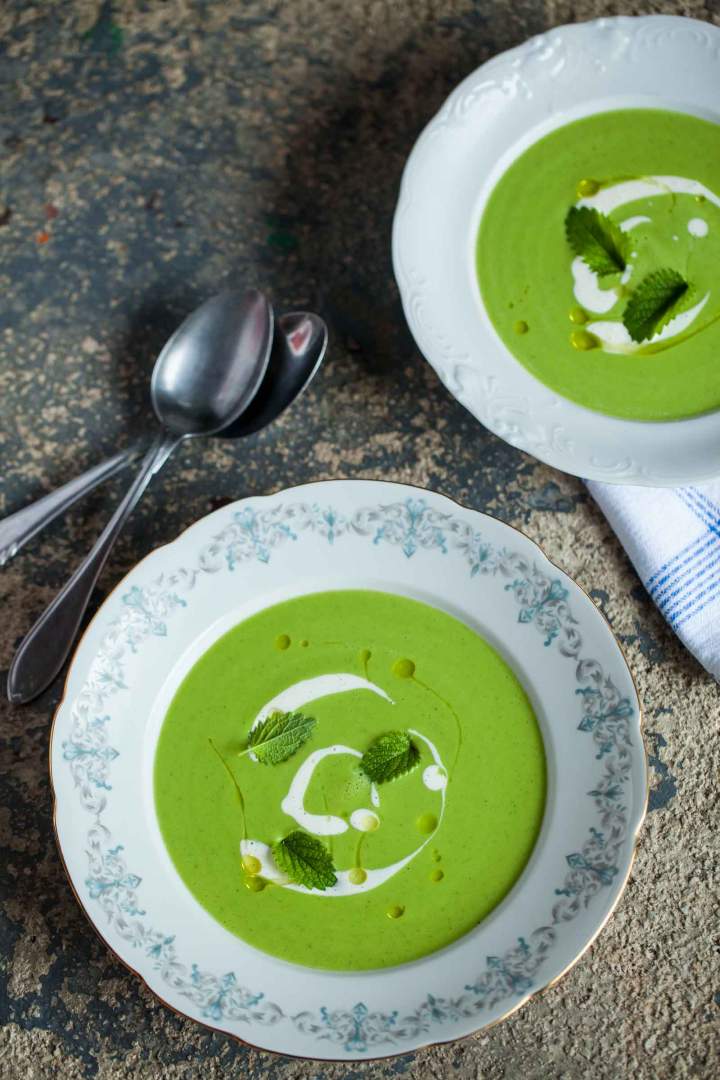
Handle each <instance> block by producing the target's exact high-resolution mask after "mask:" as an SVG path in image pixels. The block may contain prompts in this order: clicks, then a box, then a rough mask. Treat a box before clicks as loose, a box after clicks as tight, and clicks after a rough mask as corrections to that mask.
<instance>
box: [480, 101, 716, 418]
mask: <svg viewBox="0 0 720 1080" xmlns="http://www.w3.org/2000/svg"><path fill="white" fill-rule="evenodd" d="M572 206H575V207H578V208H580V207H590V208H595V209H596V210H598V211H600V212H601V213H603V214H605V215H606V216H607V217H609V218H610V220H611V221H612V222H614V223H615V224H616V225H617V226H618V227H619V229H620V230H621V231H622V233H623V234H624V237H625V238H626V242H627V253H628V258H627V266H626V268H625V270H624V271H623V272H622V273H616V274H609V275H605V276H598V275H597V274H595V273H593V272H592V270H591V269H590V268H589V267H588V266H587V265H586V264H584V262H583V260H582V259H581V258H578V257H577V256H576V255H575V253H574V252H573V250H572V248H571V246H570V244H569V243H568V240H567V238H566V233H565V220H566V215H567V213H568V210H569V208H570V207H572ZM476 266H477V274H478V279H479V284H480V290H481V294H482V299H483V303H484V306H485V309H486V311H487V313H488V315H489V317H490V320H491V322H492V324H493V325H494V327H495V329H496V331H497V332H498V334H499V335H500V337H501V338H502V340H503V342H504V343H505V345H506V346H507V348H508V349H509V350H510V352H511V353H512V354H513V355H514V356H515V357H516V358H517V359H518V360H519V361H520V362H521V363H522V364H523V365H524V366H525V367H526V368H528V370H529V371H530V372H532V374H533V375H535V376H536V377H537V378H538V379H540V380H541V381H542V382H543V383H545V384H546V385H547V386H549V387H551V388H552V389H553V390H556V391H558V392H559V393H560V394H562V395H564V396H565V397H567V398H570V399H571V400H573V401H576V402H578V403H580V404H581V405H585V406H587V407H588V408H590V409H594V410H596V411H600V412H604V413H609V414H611V415H614V416H620V417H627V418H632V419H638V420H669V419H677V418H681V417H688V416H693V415H696V414H699V413H703V412H708V411H711V410H715V409H717V408H718V407H720V364H719V361H718V358H719V357H720V125H718V124H717V123H713V122H711V121H709V120H704V119H700V118H698V117H694V116H689V115H685V114H681V113H675V112H666V111H663V110H659V109H628V110H618V111H616V112H606V113H599V114H596V115H594V116H589V117H586V118H584V119H582V120H577V121H575V122H573V123H569V124H567V125H565V126H564V127H560V128H558V129H557V130H555V131H553V132H551V133H550V134H549V135H546V136H545V137H544V138H541V139H540V140H539V141H538V142H536V143H534V144H533V145H531V146H530V147H529V148H528V149H527V150H525V151H524V152H523V153H522V154H521V155H520V156H519V157H518V158H517V159H516V160H515V161H514V162H513V163H512V164H511V165H510V167H509V168H508V169H507V170H506V171H505V172H504V174H503V175H502V176H501V177H500V179H499V181H498V183H497V184H496V186H495V187H494V189H493V191H492V192H491V194H490V197H489V199H488V202H487V204H486V206H485V209H484V211H483V213H482V217H481V221H480V226H479V231H478V236H477V245H476ZM660 269H670V270H672V271H673V272H674V273H677V274H680V275H681V276H682V277H683V279H684V280H685V281H686V282H687V283H688V285H689V288H688V290H687V292H686V294H685V295H684V297H683V298H682V302H681V303H680V304H679V305H678V306H677V309H676V313H675V315H674V317H673V318H672V319H670V321H669V322H667V324H666V325H665V326H663V327H659V328H658V332H657V334H653V335H651V336H650V337H649V338H647V339H645V340H643V341H635V340H632V338H631V337H630V335H629V334H628V331H627V329H626V327H625V325H624V323H623V318H624V313H625V311H626V307H627V304H628V303H629V301H630V299H631V298H632V295H633V293H634V292H635V291H636V290H637V289H638V287H639V286H640V284H641V282H643V280H644V279H645V278H647V277H648V276H649V275H650V274H653V273H654V272H655V271H657V270H660Z"/></svg>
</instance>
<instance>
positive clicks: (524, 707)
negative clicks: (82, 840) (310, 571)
mask: <svg viewBox="0 0 720 1080" xmlns="http://www.w3.org/2000/svg"><path fill="white" fill-rule="evenodd" d="M291 711H300V712H302V713H303V714H304V715H306V716H310V717H312V718H314V719H315V721H316V722H315V726H314V728H313V729H312V733H311V735H310V737H309V738H308V739H307V741H306V742H304V743H303V744H302V746H301V747H300V748H299V749H298V750H297V751H296V752H295V753H293V754H292V756H290V757H289V758H288V759H286V760H285V761H283V762H281V763H279V764H267V763H262V762H260V761H257V760H253V755H252V754H249V753H245V754H244V755H243V754H242V751H243V749H244V748H245V747H246V745H247V738H248V733H249V732H250V730H251V729H252V728H253V726H254V725H255V724H256V723H257V722H258V720H260V721H261V720H262V718H263V716H267V715H273V714H274V713H276V712H291ZM394 731H401V732H406V733H410V737H411V739H412V742H413V745H414V746H415V747H416V749H417V750H418V751H419V761H418V763H417V764H416V766H415V767H414V768H413V769H412V770H411V771H409V772H407V773H406V774H405V775H401V776H398V777H396V778H395V779H392V780H390V781H388V782H384V783H377V784H372V783H371V782H370V780H369V779H368V778H367V776H366V775H365V774H364V773H363V771H362V769H361V768H360V758H361V755H362V754H363V753H364V752H365V751H366V750H367V749H368V747H369V746H370V744H371V743H372V742H373V740H375V739H377V738H378V737H379V736H383V735H386V734H387V733H389V732H394ZM241 755H242V756H241ZM154 790H155V807H156V812H157V817H158V821H159V825H160V829H161V832H162V836H163V838H164V841H165V844H166V846H167V849H168V851H169V853H170V856H171V858H172V861H173V863H174V865H175V867H176V869H177V872H178V873H179V875H180V877H181V878H182V880H183V881H184V883H185V885H186V886H187V888H188V889H189V890H190V891H191V892H192V893H193V895H194V896H195V897H196V899H197V900H198V901H199V902H200V904H201V905H202V906H203V907H204V908H205V909H206V910H207V911H208V912H209V913H210V914H211V915H212V916H214V918H215V919H217V920H218V922H220V923H221V924H222V925H223V926H225V927H226V928H227V929H228V930H230V931H232V932H233V933H234V934H236V935H238V936H239V937H240V938H242V939H244V940H245V941H246V942H249V943H250V944H251V945H253V946H255V947H257V948H258V949H261V950H263V951H265V952H267V953H271V954H273V955H275V956H279V957H281V958H283V959H285V960H288V961H292V962H295V963H298V964H304V965H308V966H311V967H318V968H327V969H336V970H360V969H369V968H380V967H387V966H391V965H394V964H401V963H404V962H407V961H410V960H414V959H416V958H418V957H421V956H424V955H426V954H428V953H431V952H433V951H434V950H436V949H439V948H441V947H443V946H445V945H447V944H449V943H450V942H452V941H454V940H455V939H457V938H459V937H460V936H461V935H463V934H465V933H467V932H468V931H469V930H471V929H472V928H473V927H474V926H476V925H477V924H478V923H479V922H480V921H481V920H482V919H483V918H485V916H486V915H487V914H488V912H490V911H492V909H493V908H494V907H495V906H496V905H497V904H498V903H499V901H500V900H502V898H503V897H504V896H505V895H506V894H507V892H508V891H509V889H510V888H511V887H512V886H513V884H514V882H515V881H516V880H517V878H518V876H519V875H520V873H521V872H522V870H523V867H524V866H525V864H526V863H527V860H528V858H529V856H530V854H531V852H532V850H533V847H534V844H535V841H536V839H537V836H538V832H539V829H540V826H541V822H542V817H543V812H544V807H545V790H546V767H545V754H544V749H543V741H542V736H541V734H540V729H539V727H538V723H537V720H536V717H535V715H534V712H533V709H532V707H531V704H530V701H529V699H528V697H527V695H526V693H525V691H524V690H523V688H522V686H521V684H520V682H519V681H518V679H517V678H516V676H515V675H514V674H513V672H512V671H511V669H510V667H509V666H508V665H507V663H506V662H505V661H504V660H503V659H502V658H501V657H500V656H499V655H498V653H497V652H496V651H495V650H494V649H493V648H491V646H490V645H489V644H488V643H487V642H486V641H484V639H483V638H482V637H480V636H479V634H478V633H476V632H475V631H474V630H472V629H470V628H469V627H468V626H466V625H465V624H464V623H461V622H460V621H458V620H457V619H455V618H453V617H452V616H450V615H448V614H446V613H445V612H443V611H440V610H438V609H436V608H434V607H430V606H429V605H427V604H424V603H420V602H419V601H416V600H411V599H408V598H405V597H402V596H396V595H390V594H387V593H382V592H374V591H366V590H348V591H335V592H321V593H314V594H311V595H306V596H302V597H299V598H296V599H293V600H289V601H286V602H284V603H281V604H277V605H276V606H274V607H269V608H267V609H265V610H263V611H261V612H260V613H259V614H256V615H253V616H252V617H250V618H248V619H247V620H246V621H244V622H242V623H240V624H239V625H238V626H236V627H234V629H232V630H231V631H230V632H229V633H227V634H225V635H224V636H223V637H221V638H220V639H219V640H218V641H217V642H216V643H215V644H214V645H213V646H212V647H211V648H210V649H209V650H208V651H207V652H206V653H205V654H204V655H203V656H202V657H201V658H200V660H198V661H197V663H196V664H195V665H194V667H193V668H192V669H191V670H190V672H189V673H188V674H187V676H186V677H185V679H184V681H183V682H182V684H181V685H180V687H179V689H178V691H177V693H176V694H175V697H174V699H173V701H172V703H171V705H170V708H169V710H168V712H167V716H166V717H165V720H164V723H163V726H162V729H161V732H160V736H159V740H158V744H157V749H156V755H155V768H154ZM297 830H302V831H303V832H305V833H307V834H309V835H310V836H313V837H315V839H316V840H318V841H319V842H321V843H322V844H323V845H324V846H325V847H326V849H327V851H328V853H329V855H330V857H331V858H332V863H333V867H334V870H335V875H336V876H335V884H334V885H332V886H331V887H329V888H327V889H325V890H324V891H321V890H318V889H308V888H305V887H303V886H298V885H297V884H293V882H292V881H289V880H288V878H287V876H285V878H284V879H283V875H282V874H280V873H279V872H278V867H277V864H275V863H274V860H273V857H272V845H273V844H275V843H277V842H278V841H280V840H282V839H283V838H284V837H286V836H287V835H288V834H290V833H292V832H294V831H297Z"/></svg>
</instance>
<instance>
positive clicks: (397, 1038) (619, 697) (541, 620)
mask: <svg viewBox="0 0 720 1080" xmlns="http://www.w3.org/2000/svg"><path fill="white" fill-rule="evenodd" d="M338 587H341V588H376V589H384V590H387V591H390V592H396V593H400V594H404V595H407V596H412V597H416V598H417V599H419V600H424V601H426V602H428V603H431V604H434V605H435V606H437V607H439V608H441V609H444V610H446V611H448V612H450V613H451V614H453V615H455V616H456V617H458V618H460V619H462V620H464V621H465V622H466V623H468V625H470V626H472V627H475V628H477V630H478V631H479V632H480V633H482V634H483V635H484V636H485V637H486V638H487V639H488V640H489V641H490V642H491V643H492V644H493V645H494V646H495V647H496V648H497V649H498V650H499V651H500V652H501V654H502V655H503V656H504V657H505V658H506V660H507V661H508V663H510V665H511V666H512V667H513V669H514V671H515V672H516V674H517V676H518V677H519V679H520V680H521V682H522V683H523V685H524V686H525V688H526V690H527V691H528V693H529V695H530V697H531V700H532V701H533V704H534V706H535V710H536V713H537V716H538V720H539V723H540V726H541V730H542V734H543V739H544V743H545V750H546V757H547V764H548V799H547V806H546V811H545V816H544V820H543V825H542V829H541V833H540V837H539V839H538V843H537V845H536V848H535V850H534V852H533V855H532V857H531V859H530V861H529V863H528V865H527V867H526V868H525V871H524V872H523V874H522V875H521V877H520V879H519V881H518V882H517V883H516V884H515V886H514V888H513V889H512V890H511V891H510V893H509V894H508V896H507V897H506V898H505V899H504V900H503V902H502V903H501V904H500V905H499V906H498V907H497V908H496V909H495V911H493V912H492V914H491V915H490V916H489V917H488V918H487V919H485V920H484V921H483V922H482V923H481V924H480V925H479V926H478V927H477V928H476V929H475V930H473V931H472V932H471V933H469V934H467V935H466V936H465V937H463V938H461V939H460V940H459V941H456V942H455V943H453V944H452V945H450V946H449V947H448V948H445V949H442V950H440V951H438V952H436V953H433V954H432V955H430V956H427V957H425V958H424V959H422V960H419V961H416V962H414V963H411V964H406V965H402V966H399V967H395V968H389V969H383V970H380V971H370V972H326V971H318V970H311V969H309V968H304V967H300V966H297V965H294V964H289V963H285V962H283V961H281V960H279V959H277V958H275V957H272V956H268V955H266V954H265V953H262V952H259V951H258V950H256V949H254V948H252V947H251V946H250V945H247V944H246V943H245V942H243V941H241V940H239V939H238V938H236V937H235V936H234V935H233V934H231V933H230V932H229V931H228V930H226V929H224V928H223V927H222V926H220V925H219V924H218V923H217V922H215V920H214V919H213V918H212V916H211V915H209V914H208V913H207V912H206V911H205V910H204V909H203V908H202V907H200V905H199V904H198V903H197V901H196V900H195V899H194V898H193V896H192V895H191V894H190V892H189V891H188V890H187V888H186V887H185V885H184V884H183V882H182V881H181V879H180V878H179V876H178V874H177V873H176V871H175V869H174V867H173V864H172V862H171V860H170V858H169V855H168V853H167V851H166V849H165V846H164V844H163V841H162V838H161V835H160V831H159V827H158V824H157V820H156V815H155V807H154V801H153V794H152V765H153V760H154V751H155V745H156V741H157V737H158V733H159V730H160V726H161V724H162V720H163V718H164V715H165V711H166V708H167V706H168V704H169V702H170V700H171V698H172V696H173V694H174V692H175V690H176V689H177V687H178V685H179V683H180V681H181V679H182V678H183V677H184V675H185V674H186V673H187V671H188V670H189V668H190V667H191V665H192V664H193V663H194V662H195V660H196V659H197V658H198V656H200V655H201V654H202V653H203V652H204V651H205V650H206V649H207V648H208V647H209V646H210V645H211V644H212V643H213V642H214V641H215V640H216V639H217V638H218V637H219V636H220V635H221V634H222V633H224V632H225V631H226V630H227V629H229V628H230V627H231V626H233V625H235V624H236V623H237V622H239V621H241V620H242V619H243V618H245V617H246V616H248V615H249V614H251V613H253V612H255V611H258V610H260V609H261V608H263V607H266V606H267V605H269V604H273V603H277V602H279V601H281V600H284V599H287V598H289V597H291V596H298V595H301V594H303V593H307V592H314V591H317V590H322V589H331V588H338ZM50 759H51V774H52V785H53V790H54V794H55V820H56V829H57V837H58V842H59V846H60V851H61V853H62V857H63V859H64V862H65V866H66V868H67V872H68V875H69V877H70V881H71V883H72V886H73V888H74V890H75V893H76V895H77V897H78V900H79V901H80V903H81V905H82V907H83V908H84V910H85V912H86V914H87V916H88V918H89V919H90V921H91V922H92V923H93V924H94V926H95V928H96V929H97V931H98V932H99V934H100V935H101V936H102V937H103V938H104V939H105V941H106V942H107V943H108V945H109V946H110V947H111V948H112V949H113V950H114V952H115V953H116V954H117V955H118V956H119V957H120V959H121V960H122V961H123V962H124V963H125V964H127V966H128V967H129V968H131V969H132V970H133V971H135V972H136V973H137V974H138V975H140V976H141V977H142V978H143V979H144V980H145V982H146V984H147V985H148V986H149V987H150V989H151V990H152V991H154V993H156V994H157V995H158V996H159V997H160V998H161V999H162V1000H163V1001H165V1002H166V1003H167V1004H168V1005H170V1006H172V1007H173V1008H174V1009H176V1010H178V1011H179V1012H181V1013H184V1014H186V1015H187V1016H190V1017H193V1018H194V1019H196V1020H198V1021H200V1022H201V1023H203V1024H207V1025H209V1026H210V1027H213V1028H216V1029H217V1030H219V1031H224V1032H229V1033H230V1034H232V1035H235V1036H238V1037H240V1038H242V1039H245V1040H246V1041H248V1042H250V1043H253V1044H254V1045H256V1046H259V1047H262V1048H264V1049H268V1050H275V1051H278V1052H282V1053H285V1054H295V1055H300V1056H306V1057H316V1058H330V1059H343V1060H358V1059H363V1058H368V1057H381V1056H386V1055H392V1054H398V1053H404V1052H407V1051H409V1050H413V1049H415V1048H417V1047H420V1046H424V1045H426V1044H428V1043H434V1042H441V1041H447V1040H450V1039H454V1038H458V1037H460V1036H463V1035H468V1034H469V1033H471V1032H473V1031H475V1030H477V1029H479V1028H481V1027H484V1026H486V1025H487V1024H490V1023H493V1022H494V1021H496V1020H498V1019H499V1018H501V1017H503V1016H505V1015H508V1014H509V1013H510V1012H512V1011H514V1009H516V1008H517V1007H518V1006H520V1005H521V1004H522V1003H523V1002H524V1001H526V1000H527V999H528V998H529V997H531V996H532V995H533V994H534V993H535V992H536V991H537V990H539V989H541V988H542V987H544V986H547V985H548V984H549V983H550V982H552V981H554V980H555V979H557V978H558V977H559V976H560V975H562V974H563V973H564V972H565V971H566V970H567V969H568V968H569V967H570V966H571V965H572V964H573V963H574V962H575V960H576V959H577V958H578V957H579V956H580V955H581V954H582V953H583V952H584V951H585V949H587V947H588V946H589V945H590V943H591V942H592V941H593V939H594V938H595V936H596V934H597V933H598V932H599V930H600V929H601V928H602V926H603V925H604V923H605V921H606V919H607V918H608V916H609V914H610V912H611V911H612V909H613V907H614V906H615V904H616V903H617V901H618V898H619V896H620V893H621V892H622V889H623V886H624V884H625V881H626V879H627V876H628V873H629V871H630V866H631V863H632V859H633V853H634V846H635V839H636V835H637V832H638V829H639V828H640V824H641V821H642V818H643V814H644V810H645V802H646V793H647V791H646V767H645V754H644V750H643V745H642V739H641V736H640V720H639V706H638V700H637V696H636V693H635V689H634V686H633V682H632V679H631V677H630V673H629V671H628V668H627V665H626V664H625V661H624V659H623V656H622V653H621V651H620V648H619V646H618V645H617V643H616V641H615V639H614V637H613V635H612V633H611V631H610V629H609V628H608V626H607V623H606V622H605V620H604V619H603V617H602V616H601V615H600V613H599V612H598V611H597V609H596V607H595V605H594V604H593V603H592V601H591V600H590V599H589V597H588V596H586V594H585V593H583V592H582V590H581V589H579V588H578V586H577V585H575V584H574V583H573V582H572V581H571V580H570V579H569V578H568V577H567V576H566V575H565V574H564V573H562V571H560V570H558V569H557V567H555V566H553V565H552V564H551V563H550V562H548V560H547V559H546V558H545V556H544V555H543V554H542V552H541V551H540V549H539V548H538V547H536V545H535V544H533V543H532V542H531V541H530V540H528V539H527V537H525V536H523V535H522V533H520V532H517V531H516V530H514V529H511V528H510V527H509V526H508V525H504V524H502V523H501V522H499V521H496V520H494V519H493V518H490V517H487V516H486V515H484V514H479V513H476V512H475V511H472V510H468V509H465V508H463V507H461V506H458V505H457V504H456V503H453V502H451V501H450V500H449V499H446V498H444V497H443V496H441V495H435V494H433V493H430V492H422V491H420V490H418V489H416V488H410V487H404V486H402V485H399V484H385V483H377V482H371V481H363V480H357V481H343V480H338V481H334V482H332V481H331V482H326V483H319V484H309V485H307V486H305V487H300V488H295V489H292V490H289V491H284V492H280V493H279V494H277V495H272V496H267V497H265V498H252V499H246V500H243V501H241V502H238V503H234V504H233V505H231V506H228V507H225V508H223V509H222V510H218V511H217V512H216V513H214V514H211V515H209V516H208V517H206V518H203V519H202V520H201V521H199V522H197V524H195V525H193V526H192V528H190V529H188V530H187V531H186V532H185V533H183V534H182V536H180V537H179V539H178V540H176V541H175V542H174V543H172V544H169V545H168V546H167V547H163V548H160V549H158V550H157V551H155V552H153V553H152V554H151V555H150V556H148V558H146V559H144V560H143V561H142V562H141V563H139V564H138V566H136V567H135V569H134V570H132V571H131V572H130V574H128V576H127V577H126V578H125V580H124V581H122V582H121V583H120V585H119V586H118V587H117V588H116V589H115V590H114V592H113V593H111V595H110V596H109V597H108V598H107V600H106V601H105V603H104V604H103V606H102V607H101V609H100V611H99V612H98V614H97V615H96V616H95V618H94V620H93V622H92V623H91V625H90V627H89V628H88V630H87V632H86V634H85V636H84V638H83V640H82V641H81V643H80V646H79V648H78V650H77V652H76V654H75V657H74V660H73V663H72V667H71V669H70V672H69V675H68V679H67V684H66V688H65V697H64V699H63V701H62V703H61V705H60V707H59V709H58V711H57V714H56V717H55V722H54V725H53V731H52V737H51V752H50ZM447 798H452V790H451V787H449V788H448V794H447Z"/></svg>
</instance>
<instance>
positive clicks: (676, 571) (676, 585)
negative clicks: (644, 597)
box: [648, 487, 720, 629]
mask: <svg viewBox="0 0 720 1080" xmlns="http://www.w3.org/2000/svg"><path fill="white" fill-rule="evenodd" d="M676 494H677V496H678V498H680V499H681V501H682V502H683V503H684V504H685V505H686V506H687V508H688V509H689V510H691V511H692V513H693V514H694V515H695V516H696V517H697V518H698V519H699V520H700V521H701V522H702V523H703V525H704V526H705V532H704V533H702V534H701V535H700V536H699V537H697V538H696V539H695V540H694V541H692V543H691V544H689V545H687V546H686V547H685V548H684V549H683V550H682V551H681V552H678V554H677V555H676V556H673V558H672V559H670V560H668V562H667V563H666V564H665V566H666V567H667V572H666V573H665V574H664V576H663V577H662V578H658V574H659V573H662V571H663V569H664V568H662V567H661V568H660V570H659V571H657V572H656V573H655V574H654V575H653V577H652V578H650V580H649V582H648V591H649V592H650V595H651V596H652V597H653V599H654V600H655V601H656V603H657V604H658V607H659V608H660V610H661V611H662V612H663V614H664V615H665V617H666V618H667V619H668V621H669V623H670V625H671V626H672V627H673V628H674V629H677V627H678V626H679V625H681V624H682V623H685V622H687V621H688V620H689V619H692V618H694V617H695V616H696V615H698V614H699V613H700V612H701V611H703V610H704V609H705V607H706V606H707V604H708V603H709V602H710V601H711V600H712V599H714V598H715V597H716V596H717V594H718V593H719V592H720V575H718V573H717V572H715V573H713V571H714V570H715V568H716V567H717V566H718V564H719V563H720V545H719V544H718V538H720V507H718V506H716V505H715V503H713V502H712V500H711V499H709V498H708V497H707V496H706V495H705V494H704V493H703V492H701V491H698V489H697V488H693V487H690V488H679V489H678V490H677V492H676ZM683 556H684V557H683ZM678 560H680V561H678Z"/></svg>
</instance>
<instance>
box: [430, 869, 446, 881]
mask: <svg viewBox="0 0 720 1080" xmlns="http://www.w3.org/2000/svg"><path fill="white" fill-rule="evenodd" d="M444 877H445V874H444V873H443V871H442V870H439V869H438V870H433V872H432V873H431V875H430V880H431V881H436V882H437V881H442V879H443V878H444Z"/></svg>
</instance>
